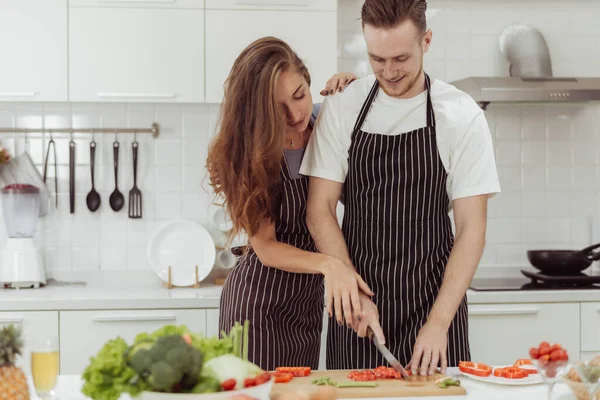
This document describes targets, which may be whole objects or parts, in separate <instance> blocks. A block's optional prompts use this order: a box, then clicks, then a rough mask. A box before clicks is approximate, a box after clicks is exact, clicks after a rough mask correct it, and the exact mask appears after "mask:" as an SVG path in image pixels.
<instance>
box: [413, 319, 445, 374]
mask: <svg viewBox="0 0 600 400" xmlns="http://www.w3.org/2000/svg"><path fill="white" fill-rule="evenodd" d="M447 346H448V328H447V327H444V326H441V325H438V324H436V323H434V322H431V321H429V322H427V323H426V324H425V325H423V327H422V328H421V330H420V331H419V334H418V335H417V341H416V342H415V347H414V349H413V356H412V359H411V360H410V362H409V363H408V365H407V366H406V369H410V370H411V372H412V373H413V375H416V374H418V373H420V374H421V375H433V374H434V373H435V370H436V368H437V366H438V365H440V366H441V367H440V370H441V372H442V374H444V373H445V372H446V367H447V366H448V360H447V358H446V349H447Z"/></svg>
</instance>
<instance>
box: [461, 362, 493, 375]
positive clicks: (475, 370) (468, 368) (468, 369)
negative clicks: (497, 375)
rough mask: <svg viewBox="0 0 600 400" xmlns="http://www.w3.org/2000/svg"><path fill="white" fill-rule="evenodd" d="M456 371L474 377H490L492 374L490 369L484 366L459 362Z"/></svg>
mask: <svg viewBox="0 0 600 400" xmlns="http://www.w3.org/2000/svg"><path fill="white" fill-rule="evenodd" d="M458 369H459V370H460V371H461V372H464V373H465V374H471V375H475V376H483V377H485V376H490V375H491V374H492V367H490V366H489V365H485V364H479V363H474V362H470V361H461V362H459V363H458Z"/></svg>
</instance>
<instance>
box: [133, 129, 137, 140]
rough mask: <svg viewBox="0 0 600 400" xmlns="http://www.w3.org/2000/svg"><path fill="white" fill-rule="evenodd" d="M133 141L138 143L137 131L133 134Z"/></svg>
mask: <svg viewBox="0 0 600 400" xmlns="http://www.w3.org/2000/svg"><path fill="white" fill-rule="evenodd" d="M133 141H134V142H137V131H134V132H133Z"/></svg>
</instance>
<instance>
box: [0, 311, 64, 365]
mask: <svg viewBox="0 0 600 400" xmlns="http://www.w3.org/2000/svg"><path fill="white" fill-rule="evenodd" d="M10 324H14V325H19V326H20V327H21V328H22V329H23V341H24V348H23V352H22V354H21V356H20V357H19V358H18V361H17V365H18V366H19V367H21V368H22V369H23V372H24V373H25V374H26V375H30V374H31V350H33V348H32V345H33V343H34V341H35V340H36V339H44V338H46V337H51V336H53V337H54V338H55V339H58V312H56V311H24V312H0V327H4V326H7V325H10Z"/></svg>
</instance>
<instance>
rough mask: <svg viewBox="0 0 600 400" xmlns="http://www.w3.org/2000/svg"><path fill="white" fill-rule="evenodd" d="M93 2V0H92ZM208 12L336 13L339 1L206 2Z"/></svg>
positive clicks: (242, 0)
mask: <svg viewBox="0 0 600 400" xmlns="http://www.w3.org/2000/svg"><path fill="white" fill-rule="evenodd" d="M90 1H91V0H90ZM206 8H207V9H208V10H224V9H230V10H231V9H236V10H242V9H243V10H282V11H336V10H337V0H206Z"/></svg>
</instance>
